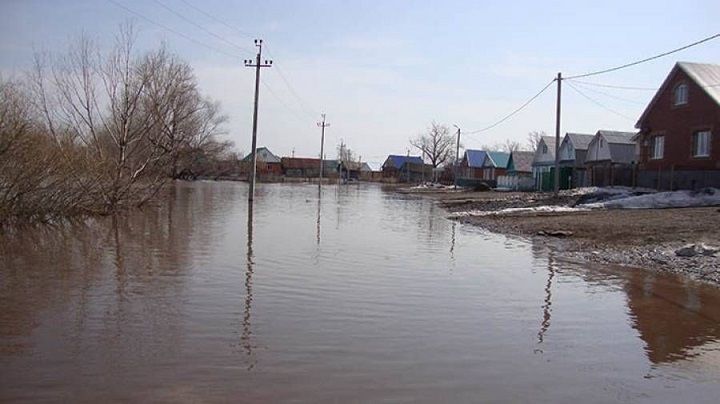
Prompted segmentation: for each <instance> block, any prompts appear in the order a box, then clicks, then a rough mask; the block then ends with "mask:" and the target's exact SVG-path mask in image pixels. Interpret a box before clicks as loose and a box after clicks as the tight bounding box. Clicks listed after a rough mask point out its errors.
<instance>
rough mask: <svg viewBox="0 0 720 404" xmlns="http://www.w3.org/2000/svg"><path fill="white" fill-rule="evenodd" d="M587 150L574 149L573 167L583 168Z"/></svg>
mask: <svg viewBox="0 0 720 404" xmlns="http://www.w3.org/2000/svg"><path fill="white" fill-rule="evenodd" d="M587 152H588V151H587V150H578V149H575V167H583V166H584V165H585V160H586V158H587Z"/></svg>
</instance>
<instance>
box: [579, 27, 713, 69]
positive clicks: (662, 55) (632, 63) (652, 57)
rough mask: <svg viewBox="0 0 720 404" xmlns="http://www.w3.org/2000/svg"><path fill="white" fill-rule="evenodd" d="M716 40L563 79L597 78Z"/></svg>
mask: <svg viewBox="0 0 720 404" xmlns="http://www.w3.org/2000/svg"><path fill="white" fill-rule="evenodd" d="M716 38H720V33H718V34H714V35H710V36H708V37H706V38H703V39H701V40H699V41H695V42H693V43H690V44H687V45H685V46H681V47H679V48H676V49H673V50H670V51H667V52H663V53H660V54H657V55H654V56H650V57H648V58H645V59H641V60H637V61H634V62H630V63H625V64H624V65H620V66H615V67H611V68H609V69H604V70H598V71H594V72H589V73H585V74H577V75H574V76H568V77H565V79H566V80H570V79H579V78H582V77H589V76H597V75H598V74H605V73H610V72H614V71H618V70H621V69H625V68H628V67H631V66H636V65H639V64H641V63H645V62H649V61H651V60H655V59H659V58H661V57H665V56H668V55H672V54H673V53H677V52H680V51H682V50H685V49H688V48H692V47H693V46H697V45H700V44H702V43H705V42H708V41H711V40H713V39H716Z"/></svg>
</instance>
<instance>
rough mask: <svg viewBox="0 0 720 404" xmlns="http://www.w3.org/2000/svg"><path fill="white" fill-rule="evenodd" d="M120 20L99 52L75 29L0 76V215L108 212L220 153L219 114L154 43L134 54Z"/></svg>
mask: <svg viewBox="0 0 720 404" xmlns="http://www.w3.org/2000/svg"><path fill="white" fill-rule="evenodd" d="M134 41H135V36H134V34H133V32H132V28H131V27H129V26H127V27H123V28H122V29H121V30H120V33H119V35H118V36H117V38H116V42H115V45H114V47H113V48H112V49H111V50H110V51H109V52H107V53H105V54H103V53H101V52H100V51H99V50H98V48H97V47H96V46H95V44H94V43H93V42H92V41H91V40H89V39H87V38H81V39H80V40H79V41H77V42H76V43H75V44H74V45H73V46H71V47H70V49H69V50H68V51H67V52H66V53H65V54H63V55H59V56H58V55H47V54H38V55H36V57H35V63H34V66H33V69H32V71H30V72H28V74H27V76H26V77H25V79H23V80H3V79H1V78H0V223H9V222H19V221H47V220H53V219H56V218H61V217H67V216H73V215H79V214H109V213H112V212H115V211H117V210H118V209H122V208H126V207H129V206H139V205H142V204H144V203H146V202H147V201H148V200H150V199H151V198H153V197H154V196H155V195H156V194H157V193H158V191H159V190H160V189H161V188H162V187H163V185H165V184H166V183H167V182H168V180H169V179H173V178H180V177H184V176H187V173H192V174H193V176H195V175H198V174H200V175H202V174H204V173H203V171H207V170H211V169H212V167H215V166H217V164H214V162H215V161H218V160H219V159H221V158H222V157H224V155H225V154H227V153H228V151H229V149H230V147H231V144H230V143H229V142H222V141H220V140H219V139H218V137H219V135H220V134H221V129H222V124H223V123H224V122H225V120H226V118H225V116H223V115H222V114H221V112H220V108H219V105H218V104H217V103H215V102H212V101H211V100H209V99H207V98H206V97H203V96H202V94H201V93H200V91H199V89H198V85H197V81H196V78H195V75H194V72H193V70H192V68H191V67H190V66H189V65H188V64H187V63H185V62H184V61H182V60H180V59H179V58H177V57H176V56H174V55H172V54H171V53H170V52H169V51H168V50H167V49H166V48H165V47H164V46H161V47H159V48H158V49H157V50H155V51H152V52H149V53H146V54H143V55H138V54H137V53H136V52H135V51H134V48H133V45H134Z"/></svg>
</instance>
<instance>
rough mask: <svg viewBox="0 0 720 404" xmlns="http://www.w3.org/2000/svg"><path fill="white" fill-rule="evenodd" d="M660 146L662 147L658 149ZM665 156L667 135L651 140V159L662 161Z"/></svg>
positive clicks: (654, 137)
mask: <svg viewBox="0 0 720 404" xmlns="http://www.w3.org/2000/svg"><path fill="white" fill-rule="evenodd" d="M658 146H660V147H658ZM664 155H665V135H657V136H653V137H651V138H650V159H651V160H660V159H662V158H663V156H664Z"/></svg>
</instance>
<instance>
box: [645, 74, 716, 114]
mask: <svg viewBox="0 0 720 404" xmlns="http://www.w3.org/2000/svg"><path fill="white" fill-rule="evenodd" d="M678 69H680V70H682V71H683V72H685V74H687V76H688V77H690V79H691V80H692V81H694V82H695V83H696V84H697V85H698V86H699V87H700V88H702V89H703V90H704V91H705V93H706V94H707V95H708V96H709V97H710V98H711V99H712V100H713V101H715V103H716V104H718V105H720V65H716V64H710V63H690V62H677V63H676V64H675V66H674V67H673V69H672V70H671V71H670V73H669V74H668V75H667V77H666V78H665V81H663V83H662V85H661V86H660V88H659V89H658V91H657V92H656V93H655V96H654V97H653V99H652V100H651V101H650V103H649V104H648V106H647V107H646V108H645V111H643V113H642V115H640V119H638V121H637V123H636V124H635V127H636V128H640V126H641V122H642V121H643V120H644V119H645V116H646V115H647V114H648V112H650V110H651V109H652V107H653V106H654V105H655V103H656V102H657V100H658V98H660V94H662V93H663V92H664V91H665V88H666V87H667V86H668V85H669V83H670V78H671V77H673V76H674V75H675V72H676V71H677V70H678Z"/></svg>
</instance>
